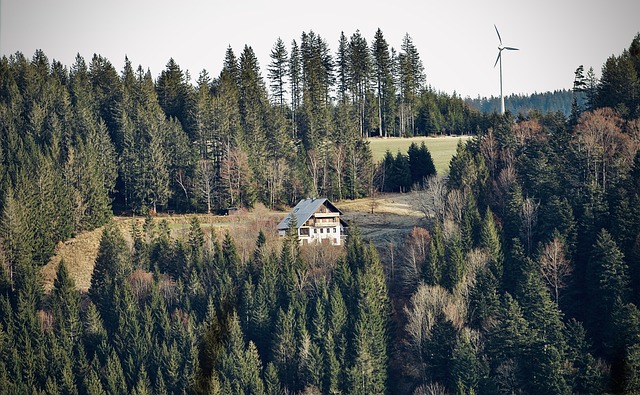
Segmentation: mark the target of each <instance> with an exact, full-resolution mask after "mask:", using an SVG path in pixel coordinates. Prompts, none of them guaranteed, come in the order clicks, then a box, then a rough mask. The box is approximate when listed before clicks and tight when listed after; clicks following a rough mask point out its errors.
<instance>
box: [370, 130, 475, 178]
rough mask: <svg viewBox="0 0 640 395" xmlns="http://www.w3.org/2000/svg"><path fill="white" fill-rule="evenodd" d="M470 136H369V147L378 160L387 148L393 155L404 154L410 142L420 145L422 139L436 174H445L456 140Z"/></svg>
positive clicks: (374, 159)
mask: <svg viewBox="0 0 640 395" xmlns="http://www.w3.org/2000/svg"><path fill="white" fill-rule="evenodd" d="M469 138H471V136H458V137H449V136H445V137H410V138H400V137H391V138H377V137H376V138H370V139H369V147H371V152H372V154H373V161H374V162H379V161H381V160H382V159H383V158H384V154H385V152H387V150H389V151H391V153H392V154H393V155H395V154H396V153H397V152H398V151H400V152H402V153H404V154H406V153H407V150H408V149H409V146H410V145H411V143H413V142H415V143H416V144H418V145H420V144H421V143H422V142H423V141H424V144H425V145H426V146H427V148H428V149H429V152H430V153H431V158H432V159H433V163H434V165H435V166H436V171H437V172H438V175H446V174H448V173H449V161H450V160H451V157H452V156H453V155H454V154H455V153H456V147H457V145H458V141H460V140H462V141H466V140H467V139H469Z"/></svg>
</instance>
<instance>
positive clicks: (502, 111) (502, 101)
mask: <svg viewBox="0 0 640 395" xmlns="http://www.w3.org/2000/svg"><path fill="white" fill-rule="evenodd" d="M493 27H495V28H496V33H497V34H498V40H499V41H500V45H499V46H498V58H497V59H496V62H495V63H494V64H493V67H494V68H495V67H496V65H497V64H498V62H500V114H503V115H504V96H503V95H502V51H503V50H505V49H506V50H508V51H519V49H518V48H513V47H505V46H504V45H502V38H501V37H500V32H499V31H498V27H497V26H496V25H493Z"/></svg>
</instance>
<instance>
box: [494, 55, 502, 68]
mask: <svg viewBox="0 0 640 395" xmlns="http://www.w3.org/2000/svg"><path fill="white" fill-rule="evenodd" d="M501 53H502V51H500V52H498V57H497V58H496V62H495V63H494V64H493V67H494V68H495V67H496V65H497V64H498V61H499V60H500V54H501Z"/></svg>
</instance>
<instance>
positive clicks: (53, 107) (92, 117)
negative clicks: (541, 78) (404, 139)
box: [0, 31, 640, 394]
mask: <svg viewBox="0 0 640 395" xmlns="http://www.w3.org/2000/svg"><path fill="white" fill-rule="evenodd" d="M224 59H225V60H224V67H223V70H222V71H221V73H220V75H219V77H217V78H210V77H209V76H208V74H207V73H206V72H202V73H201V74H200V76H199V78H198V83H197V84H196V86H192V85H191V84H190V83H189V82H188V81H189V77H188V76H187V75H185V73H184V72H182V71H181V70H180V68H179V67H178V65H177V64H175V62H173V61H169V63H168V64H167V68H166V70H164V71H162V73H161V74H160V75H159V76H158V77H157V78H156V80H155V81H154V80H153V78H152V76H151V74H150V72H148V71H144V70H143V69H142V68H141V67H139V68H138V69H137V70H134V69H133V67H132V66H131V64H130V63H129V62H126V65H125V67H124V69H123V70H122V71H121V72H120V73H118V72H117V71H116V70H114V68H113V67H112V66H111V64H110V62H109V61H108V60H107V59H104V58H102V57H100V56H99V55H96V56H94V57H93V59H92V60H91V62H90V63H89V64H88V65H87V64H86V63H85V61H84V59H82V58H81V57H78V58H77V60H76V62H75V64H74V65H72V66H71V67H70V68H69V69H67V68H66V67H65V66H64V65H62V64H60V63H59V62H56V61H52V62H49V60H48V59H47V58H46V56H45V54H44V53H42V52H40V51H38V52H36V54H35V55H34V56H33V58H32V59H31V60H28V59H27V58H25V57H24V56H23V55H21V54H16V55H13V56H11V57H9V58H7V57H5V58H3V59H2V61H1V62H0V92H1V93H0V119H1V122H0V135H1V139H0V144H2V149H1V150H0V155H1V156H0V166H1V167H0V209H1V213H2V217H1V218H0V269H1V271H0V393H47V394H57V393H61V394H62V393H64V394H67V393H70V394H76V393H77V394H85V393H86V394H103V393H136V394H146V393H212V394H231V393H234V394H236V393H237V394H241V393H242V394H297V393H305V394H317V393H323V394H337V393H348V394H383V393H399V394H405V393H406V394H446V393H451V394H471V393H481V394H494V393H505V394H506V393H509V394H513V393H554V394H555V393H560V394H568V393H593V394H600V393H638V392H640V373H639V372H640V310H639V309H638V304H639V303H640V150H639V147H640V35H638V36H636V37H635V39H634V40H633V42H632V43H631V46H630V48H629V49H628V50H625V51H623V53H622V54H620V55H618V56H612V57H611V58H609V59H608V60H607V62H606V63H605V65H604V66H603V69H602V77H601V79H600V80H595V79H593V78H590V75H592V74H593V73H587V75H586V76H585V75H584V72H583V69H582V67H579V68H578V69H577V70H576V74H575V86H574V90H573V92H572V94H573V103H572V111H571V114H570V116H569V117H566V116H564V115H563V114H562V113H549V114H541V113H540V112H531V113H529V114H528V115H520V116H518V117H517V118H514V117H513V115H512V114H510V113H507V114H506V115H505V116H499V115H497V114H495V113H494V114H491V115H480V114H479V113H477V112H474V111H472V110H470V109H469V108H468V107H466V106H465V105H464V103H463V101H462V100H461V99H460V98H458V97H456V96H455V95H453V96H447V95H443V94H439V93H435V92H434V91H433V90H432V89H431V88H429V87H428V86H426V81H425V78H424V74H423V71H422V66H421V62H420V57H419V55H418V53H417V50H416V49H415V47H414V46H413V45H412V43H411V39H410V37H409V36H408V35H407V36H406V37H405V40H404V41H403V43H402V46H401V51H400V52H399V53H397V54H396V53H395V51H394V50H392V49H390V48H389V46H388V45H387V44H386V42H385V40H384V38H383V36H382V33H381V32H380V31H378V32H377V33H376V35H375V38H374V40H373V41H372V42H371V45H368V44H367V41H366V40H365V39H364V38H363V37H362V36H361V35H360V33H359V32H356V33H354V34H353V35H352V36H351V38H349V39H347V38H346V37H345V36H344V35H342V36H341V37H340V40H339V45H338V51H337V53H336V54H335V55H334V54H331V52H330V51H329V48H328V45H327V43H326V41H325V40H324V39H322V38H320V37H318V36H317V35H316V34H314V33H313V32H309V33H303V35H302V36H301V38H300V45H298V44H297V42H296V41H294V42H293V43H292V44H291V47H290V50H287V49H286V48H285V46H284V43H283V42H282V41H281V40H278V41H277V43H276V44H275V45H274V49H273V54H272V63H271V64H270V65H269V77H268V78H269V89H267V87H266V83H265V82H264V80H263V78H262V77H261V76H260V72H259V67H258V64H257V61H256V59H255V56H254V54H253V51H252V50H251V48H250V47H248V46H247V47H245V48H244V50H243V52H242V53H241V55H240V57H239V58H236V56H235V54H234V53H233V51H232V50H231V49H229V50H228V51H227V53H226V54H225V58H224ZM380 59H383V60H380ZM428 103H431V104H428ZM430 106H431V107H430ZM438 114H439V115H438ZM436 119H438V121H437V122H435V120H436ZM464 131H474V132H475V133H477V135H476V137H474V138H473V139H472V140H470V141H469V142H468V143H466V144H464V145H462V144H461V145H459V147H458V150H457V153H456V155H455V156H454V158H453V159H452V161H451V165H450V174H449V177H448V178H447V179H446V180H444V179H442V178H434V177H431V178H429V179H428V181H426V182H424V185H425V186H426V188H419V189H420V190H418V191H416V192H415V193H416V202H418V201H419V200H425V201H428V202H429V207H430V210H431V212H430V215H429V216H428V218H427V220H425V226H424V228H415V229H413V230H412V231H411V232H409V233H408V234H407V235H406V238H405V240H404V242H403V245H402V246H395V247H394V246H393V245H392V244H390V245H372V244H369V243H366V242H365V241H364V240H363V239H362V237H361V236H360V235H359V233H358V230H357V224H354V225H356V226H354V227H353V229H352V232H351V234H350V237H349V238H348V240H347V245H346V246H345V247H344V249H343V250H341V251H340V252H339V254H338V256H337V258H336V257H333V258H332V256H333V255H331V254H326V255H320V256H321V257H323V258H321V259H318V258H317V257H318V256H316V259H309V258H308V256H307V255H305V254H304V253H303V251H302V250H301V247H300V246H299V244H298V241H297V237H296V236H295V234H294V232H291V231H290V232H288V235H287V236H286V237H285V238H284V239H283V240H281V241H280V242H278V243H275V242H274V245H271V244H269V243H268V242H267V241H266V240H267V239H268V238H267V237H266V236H265V234H264V233H263V232H260V233H258V234H256V235H255V237H256V243H255V251H254V253H253V255H252V256H251V257H250V258H249V259H246V260H243V259H241V258H240V255H239V254H238V251H237V249H236V247H235V244H234V240H233V239H232V238H231V237H230V236H229V235H228V234H226V235H225V234H215V233H211V232H203V230H202V227H201V226H200V224H199V223H198V220H197V219H195V218H194V219H193V221H192V223H191V227H190V230H189V232H188V235H187V237H185V238H184V239H183V238H174V237H172V236H171V233H170V232H169V228H168V225H167V223H166V222H163V221H159V220H157V219H154V218H153V217H152V216H151V215H149V214H150V213H151V212H153V211H162V210H169V209H171V210H179V211H185V212H192V211H201V212H207V211H215V210H217V209H221V208H225V207H231V206H240V205H243V206H247V207H251V206H252V204H254V203H255V202H258V201H260V202H263V203H265V204H266V205H267V206H270V207H278V206H280V205H287V204H291V203H294V202H296V200H297V199H298V198H299V197H302V196H306V195H316V196H320V195H323V196H327V197H330V198H333V199H336V200H340V199H350V198H355V197H360V196H367V195H370V194H373V193H376V192H377V191H379V190H396V188H397V190H403V189H404V188H405V187H406V185H407V184H409V185H410V184H411V183H414V182H416V181H418V183H420V181H422V180H419V179H420V177H424V176H430V175H431V174H432V173H430V171H429V172H428V171H427V170H426V169H425V168H424V167H425V166H426V165H417V164H418V163H427V162H428V161H426V158H427V154H428V151H427V152H426V153H425V152H424V150H422V148H421V147H418V146H413V147H412V149H411V150H410V152H408V153H407V155H406V156H405V155H404V154H403V153H398V154H396V155H395V157H394V156H393V155H392V154H391V153H389V155H387V158H385V160H384V161H383V163H382V164H379V165H376V164H373V163H372V160H371V155H370V152H369V150H368V146H367V143H366V140H365V139H364V138H365V137H367V136H372V135H383V136H391V135H413V134H429V133H459V132H464ZM389 157H390V158H389ZM423 160H424V162H421V161H423ZM412 163H413V167H412ZM401 168H402V169H404V170H403V171H398V170H397V169H401ZM390 174H392V175H393V177H388V176H389V175H390ZM414 177H415V178H414ZM114 209H115V210H118V211H134V212H138V213H145V214H147V219H146V221H145V223H144V226H142V227H137V226H134V227H132V228H131V229H130V238H131V240H132V242H131V243H128V242H127V241H126V240H125V237H124V235H123V234H122V233H121V231H120V230H119V229H118V227H117V226H115V225H114V224H113V223H112V222H110V218H111V217H112V215H113V210H114ZM149 209H151V210H149ZM105 224H106V225H105ZM102 225H105V226H104V229H103V231H102V238H101V240H100V246H99V252H98V257H97V259H96V263H95V269H94V273H93V277H92V281H91V287H90V289H89V291H88V293H86V294H81V293H80V292H78V291H77V289H76V288H75V284H74V280H73V279H72V278H71V277H70V276H69V273H68V271H67V268H66V265H65V263H64V262H62V263H61V264H60V265H59V267H58V272H57V277H56V280H55V283H54V286H53V290H52V291H51V292H50V293H45V292H44V291H43V288H42V284H41V278H40V274H39V269H40V267H41V265H43V264H44V263H46V262H48V260H49V258H50V257H51V256H52V254H53V253H54V248H55V245H56V244H57V243H58V242H59V241H62V240H66V239H67V238H68V237H70V236H72V235H73V234H76V233H78V232H82V231H84V230H89V229H95V228H96V227H99V226H102ZM391 251H395V253H394V254H390V252H391ZM390 256H391V259H390Z"/></svg>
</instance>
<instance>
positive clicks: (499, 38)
mask: <svg viewBox="0 0 640 395" xmlns="http://www.w3.org/2000/svg"><path fill="white" fill-rule="evenodd" d="M493 27H495V28H496V33H498V40H500V45H502V38H501V37H500V32H499V31H498V26H496V25H495V24H494V25H493Z"/></svg>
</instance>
